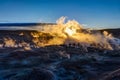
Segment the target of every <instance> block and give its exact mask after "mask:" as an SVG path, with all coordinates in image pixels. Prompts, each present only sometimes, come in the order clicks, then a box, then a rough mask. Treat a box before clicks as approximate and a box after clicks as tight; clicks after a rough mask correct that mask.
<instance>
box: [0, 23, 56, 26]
mask: <svg viewBox="0 0 120 80" xmlns="http://www.w3.org/2000/svg"><path fill="white" fill-rule="evenodd" d="M54 24H55V23H0V27H4V26H5V27H6V26H9V27H11V26H18V27H20V26H36V25H54Z"/></svg>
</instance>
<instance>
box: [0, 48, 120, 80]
mask: <svg viewBox="0 0 120 80" xmlns="http://www.w3.org/2000/svg"><path fill="white" fill-rule="evenodd" d="M0 80H120V50H117V51H108V50H102V51H101V50H97V51H96V50H95V49H93V50H92V51H91V49H89V52H84V51H81V49H80V48H75V47H66V46H48V47H41V48H32V49H31V50H25V49H23V48H1V49H0Z"/></svg>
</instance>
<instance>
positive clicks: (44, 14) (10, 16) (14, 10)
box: [0, 0, 120, 28]
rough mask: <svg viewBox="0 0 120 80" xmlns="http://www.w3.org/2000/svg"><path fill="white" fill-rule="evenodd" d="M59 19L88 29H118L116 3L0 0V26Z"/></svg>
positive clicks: (115, 0) (118, 4)
mask: <svg viewBox="0 0 120 80" xmlns="http://www.w3.org/2000/svg"><path fill="white" fill-rule="evenodd" d="M61 16H67V17H68V19H75V20H77V21H78V22H79V23H81V24H85V25H87V26H89V27H96V28H100V27H103V28H113V27H118V28H120V0H0V23H2V22H10V23H15V22H18V23H20V22H49V23H50V22H51V23H55V22H56V20H57V19H58V18H59V17H61Z"/></svg>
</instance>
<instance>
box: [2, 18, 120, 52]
mask: <svg viewBox="0 0 120 80" xmlns="http://www.w3.org/2000/svg"><path fill="white" fill-rule="evenodd" d="M65 19H66V18H65V17H61V18H60V19H58V20H57V21H56V24H55V25H45V26H42V27H41V26H40V29H39V30H38V31H40V32H39V33H36V32H31V36H32V37H33V38H32V42H33V43H34V44H35V45H34V47H41V46H48V45H62V44H65V45H70V44H74V46H82V47H83V48H84V49H85V50H87V47H97V48H101V49H108V50H113V49H120V39H117V38H115V37H113V36H112V35H111V34H109V33H108V32H106V31H104V32H103V34H102V33H99V32H94V31H91V30H88V29H84V28H83V27H82V25H80V24H79V23H78V22H77V21H75V20H68V21H67V22H65ZM41 32H42V33H41ZM20 35H21V34H20ZM22 35H24V34H23V33H22ZM4 45H5V46H7V47H14V46H15V45H16V41H15V40H12V39H6V38H5V39H4ZM17 45H18V46H20V45H21V46H25V47H31V45H30V44H29V43H26V45H23V44H22V43H19V44H17ZM26 49H30V48H26Z"/></svg>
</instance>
